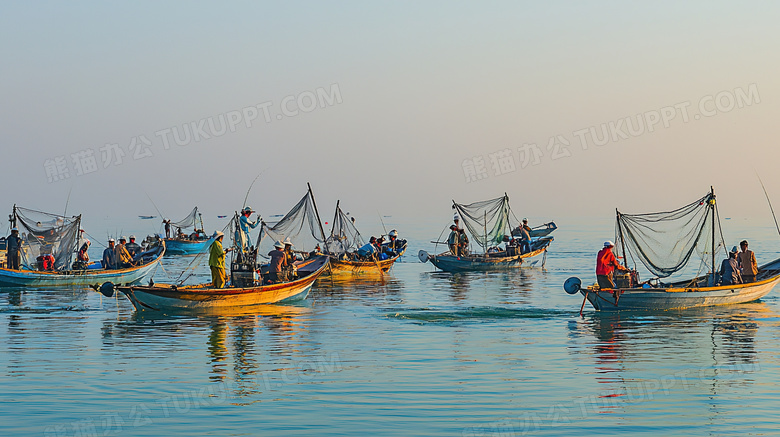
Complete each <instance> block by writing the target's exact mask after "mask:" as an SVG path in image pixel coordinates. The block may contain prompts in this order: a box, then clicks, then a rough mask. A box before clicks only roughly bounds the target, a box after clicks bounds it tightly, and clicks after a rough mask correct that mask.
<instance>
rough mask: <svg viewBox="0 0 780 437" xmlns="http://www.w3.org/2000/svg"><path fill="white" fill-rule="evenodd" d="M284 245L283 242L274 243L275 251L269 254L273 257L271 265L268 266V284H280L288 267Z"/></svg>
mask: <svg viewBox="0 0 780 437" xmlns="http://www.w3.org/2000/svg"><path fill="white" fill-rule="evenodd" d="M282 249H284V244H282V242H281V241H277V242H276V243H274V250H272V251H270V252H268V256H269V257H271V264H270V265H269V266H268V267H269V268H268V282H269V283H272V284H273V283H276V282H279V279H280V277H281V276H282V270H284V268H285V267H286V266H287V256H286V255H285V253H284V251H283V250H282Z"/></svg>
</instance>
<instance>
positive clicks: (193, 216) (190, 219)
mask: <svg viewBox="0 0 780 437" xmlns="http://www.w3.org/2000/svg"><path fill="white" fill-rule="evenodd" d="M199 216H200V213H199V212H198V207H197V206H196V207H195V208H193V209H192V212H190V213H189V214H187V217H184V218H183V219H181V220H179V221H178V222H172V223H171V226H174V227H175V228H181V229H186V228H194V227H195V225H196V224H197V220H198V217H199Z"/></svg>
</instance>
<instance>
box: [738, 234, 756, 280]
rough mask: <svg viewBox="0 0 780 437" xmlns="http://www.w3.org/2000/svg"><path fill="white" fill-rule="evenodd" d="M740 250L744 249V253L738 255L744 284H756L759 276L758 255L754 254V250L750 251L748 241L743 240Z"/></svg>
mask: <svg viewBox="0 0 780 437" xmlns="http://www.w3.org/2000/svg"><path fill="white" fill-rule="evenodd" d="M739 248H740V249H742V251H741V252H739V254H738V255H737V261H739V267H740V270H741V271H740V273H741V274H742V282H743V283H745V284H747V283H748V282H754V281H755V280H756V275H757V274H758V264H757V263H756V254H755V253H753V251H752V250H748V242H747V240H742V241H741V242H740V243H739Z"/></svg>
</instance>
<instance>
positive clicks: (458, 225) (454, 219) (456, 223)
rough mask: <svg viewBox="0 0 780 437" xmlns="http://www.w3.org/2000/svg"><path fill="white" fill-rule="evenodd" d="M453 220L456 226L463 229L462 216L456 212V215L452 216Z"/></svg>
mask: <svg viewBox="0 0 780 437" xmlns="http://www.w3.org/2000/svg"><path fill="white" fill-rule="evenodd" d="M452 221H453V222H455V227H456V228H458V229H461V227H460V216H459V215H458V214H457V213H456V214H455V216H454V217H452Z"/></svg>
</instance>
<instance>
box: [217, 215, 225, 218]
mask: <svg viewBox="0 0 780 437" xmlns="http://www.w3.org/2000/svg"><path fill="white" fill-rule="evenodd" d="M217 218H220V219H223V218H227V216H226V215H218V216H217Z"/></svg>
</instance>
